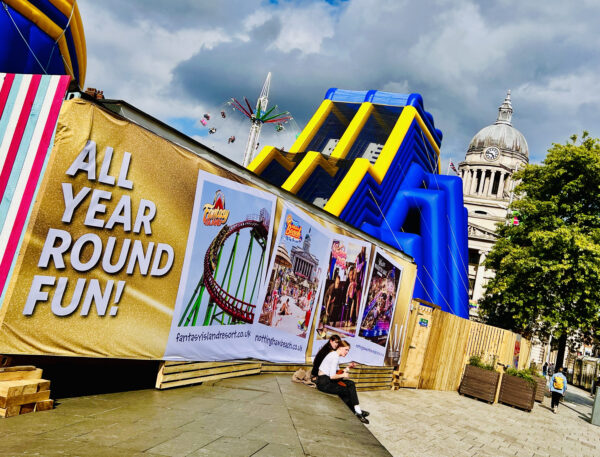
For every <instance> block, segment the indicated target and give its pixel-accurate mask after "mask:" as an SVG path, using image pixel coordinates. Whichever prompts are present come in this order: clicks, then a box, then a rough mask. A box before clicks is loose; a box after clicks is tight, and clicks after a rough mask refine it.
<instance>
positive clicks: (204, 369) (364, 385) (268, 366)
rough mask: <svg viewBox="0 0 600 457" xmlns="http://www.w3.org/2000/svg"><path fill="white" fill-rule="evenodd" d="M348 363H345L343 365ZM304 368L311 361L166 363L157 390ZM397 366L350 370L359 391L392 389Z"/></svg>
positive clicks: (284, 372) (351, 377)
mask: <svg viewBox="0 0 600 457" xmlns="http://www.w3.org/2000/svg"><path fill="white" fill-rule="evenodd" d="M342 366H344V365H342ZM300 368H302V369H304V370H306V371H310V370H311V369H312V365H311V364H306V363H304V364H283V363H271V362H260V361H256V360H254V361H230V362H170V361H167V362H162V363H161V365H160V369H159V372H158V376H157V378H156V388H157V389H168V388H170V387H180V386H188V385H192V384H199V383H202V382H206V381H215V380H218V379H227V378H233V377H237V376H246V375H252V374H259V373H266V374H286V375H290V377H291V375H292V374H293V373H294V372H296V371H297V370H299V369H300ZM393 370H394V369H393V367H368V366H363V365H361V366H357V367H356V368H353V369H352V370H350V379H351V380H353V381H354V382H355V383H356V390H358V391H368V390H389V389H390V388H391V383H392V377H393V373H392V372H393Z"/></svg>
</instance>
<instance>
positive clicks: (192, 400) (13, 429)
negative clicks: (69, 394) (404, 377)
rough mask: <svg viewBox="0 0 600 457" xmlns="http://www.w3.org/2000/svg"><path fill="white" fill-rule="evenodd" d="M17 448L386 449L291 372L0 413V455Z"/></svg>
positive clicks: (212, 452)
mask: <svg viewBox="0 0 600 457" xmlns="http://www.w3.org/2000/svg"><path fill="white" fill-rule="evenodd" d="M20 455H41V456H106V457H124V456H138V457H142V456H143V457H152V456H177V457H179V456H214V457H236V456H239V457H242V456H243V457H247V456H254V457H288V456H289V457H296V456H304V455H310V456H315V457H317V456H323V457H325V456H327V457H329V456H335V455H344V456H350V457H360V456H373V457H390V453H389V452H388V451H386V450H385V448H384V447H383V446H382V445H381V444H380V443H379V442H378V441H377V440H376V439H375V438H374V437H373V435H372V434H371V432H370V431H369V430H368V429H367V428H366V427H365V426H364V425H363V424H362V423H361V422H360V421H359V420H358V419H356V418H355V417H354V416H353V415H352V414H351V413H350V411H349V409H348V408H347V407H346V406H345V405H344V404H343V403H342V402H341V400H339V398H338V397H336V396H332V395H327V394H323V393H321V392H319V391H317V390H316V389H311V388H310V387H307V386H305V385H303V384H296V383H293V382H291V375H285V376H278V375H259V376H247V377H241V378H233V379H227V380H222V381H217V382H214V383H205V384H203V385H199V386H192V387H183V388H176V389H171V390H164V391H158V390H154V389H148V390H139V391H131V392H123V393H114V394H104V395H93V396H85V397H76V398H67V399H63V400H59V401H58V405H57V407H56V408H55V409H54V410H52V411H44V412H38V413H30V414H24V415H21V416H17V417H12V418H8V419H0V456H2V457H9V456H20Z"/></svg>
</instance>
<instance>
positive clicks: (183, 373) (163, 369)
mask: <svg viewBox="0 0 600 457" xmlns="http://www.w3.org/2000/svg"><path fill="white" fill-rule="evenodd" d="M260 369H261V363H260V362H237V361H231V362H169V361H167V362H162V363H161V364H160V368H159V371H158V376H157V378H156V388H157V389H168V388H171V387H179V386H189V385H191V384H198V383H201V382H206V381H216V380H218V379H226V378H233V377H236V376H246V375H251V374H259V373H260Z"/></svg>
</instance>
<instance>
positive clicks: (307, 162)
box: [281, 151, 337, 194]
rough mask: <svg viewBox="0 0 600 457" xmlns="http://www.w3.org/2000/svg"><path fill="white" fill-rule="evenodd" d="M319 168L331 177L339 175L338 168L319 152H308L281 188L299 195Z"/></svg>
mask: <svg viewBox="0 0 600 457" xmlns="http://www.w3.org/2000/svg"><path fill="white" fill-rule="evenodd" d="M317 166H321V167H322V168H323V169H325V171H326V172H327V173H329V175H330V176H334V175H335V174H336V173H337V167H336V166H335V165H331V164H330V163H329V162H328V161H327V159H326V158H325V157H324V156H323V154H321V153H320V152H317V151H308V152H307V153H306V155H305V156H304V158H303V159H302V162H300V163H299V164H298V166H297V167H296V168H295V169H294V172H293V173H292V174H291V175H290V176H289V177H288V179H287V180H286V181H285V182H284V183H283V185H282V186H281V188H282V189H285V190H287V191H289V192H291V193H293V194H295V193H297V192H298V191H299V190H300V189H301V188H302V186H303V185H304V183H306V180H307V179H308V178H309V177H310V175H311V174H312V173H313V172H314V171H315V169H316V168H317Z"/></svg>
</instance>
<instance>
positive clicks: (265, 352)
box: [253, 204, 331, 363]
mask: <svg viewBox="0 0 600 457" xmlns="http://www.w3.org/2000/svg"><path fill="white" fill-rule="evenodd" d="M330 246H331V235H330V232H329V231H327V230H325V229H324V228H323V227H322V226H321V225H320V224H319V223H318V222H316V221H315V220H314V219H312V218H310V217H309V216H307V215H306V214H305V213H304V212H303V211H301V210H299V209H298V208H296V207H294V206H292V205H289V204H285V205H284V208H283V211H282V214H281V220H280V222H279V231H278V234H277V241H276V242H275V247H274V249H273V255H272V258H271V264H270V266H269V273H268V276H267V281H266V283H265V286H264V288H263V290H262V293H261V300H260V302H261V303H262V306H261V310H260V314H259V315H258V316H257V319H258V320H257V321H256V323H255V326H254V327H255V328H254V333H255V334H254V336H253V338H254V346H255V353H254V356H255V357H257V358H260V359H264V360H269V361H272V362H279V361H281V362H283V361H288V362H300V363H302V362H303V361H304V360H305V352H306V348H307V344H308V336H309V335H310V330H311V329H310V327H311V322H312V320H313V319H312V316H313V314H314V309H315V304H316V302H317V297H318V296H319V294H320V292H321V288H322V286H323V282H324V280H325V274H326V272H327V261H328V260H329V255H328V253H329V250H330Z"/></svg>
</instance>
